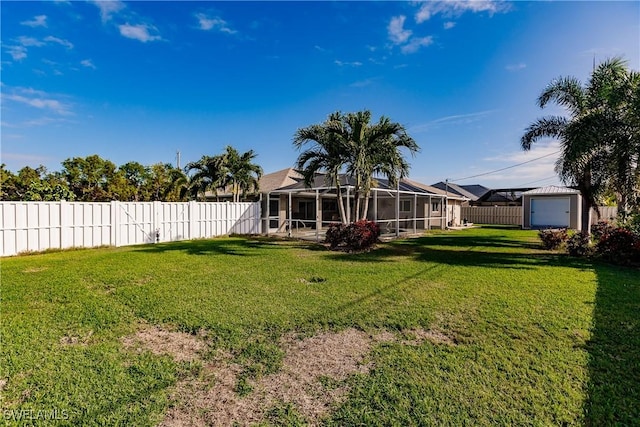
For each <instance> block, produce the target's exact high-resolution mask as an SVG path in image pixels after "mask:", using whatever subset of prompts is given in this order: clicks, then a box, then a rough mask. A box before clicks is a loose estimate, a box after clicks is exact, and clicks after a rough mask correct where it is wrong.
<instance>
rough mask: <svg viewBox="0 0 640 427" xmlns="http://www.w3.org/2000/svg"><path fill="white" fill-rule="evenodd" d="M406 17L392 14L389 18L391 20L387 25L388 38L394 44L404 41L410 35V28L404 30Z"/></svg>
mask: <svg viewBox="0 0 640 427" xmlns="http://www.w3.org/2000/svg"><path fill="white" fill-rule="evenodd" d="M406 19H407V17H406V16H404V15H400V16H394V17H393V18H391V22H389V25H388V26H387V32H388V34H389V40H391V41H392V42H393V43H395V44H402V43H405V42H406V41H407V40H408V39H409V37H411V34H412V32H411V30H405V29H404V28H403V27H404V21H405V20H406Z"/></svg>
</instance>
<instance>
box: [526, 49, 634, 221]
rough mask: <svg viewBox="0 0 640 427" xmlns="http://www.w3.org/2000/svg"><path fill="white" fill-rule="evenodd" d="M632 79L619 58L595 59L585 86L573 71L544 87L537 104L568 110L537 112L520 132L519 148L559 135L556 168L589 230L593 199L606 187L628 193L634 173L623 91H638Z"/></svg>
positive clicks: (630, 132) (594, 201)
mask: <svg viewBox="0 0 640 427" xmlns="http://www.w3.org/2000/svg"><path fill="white" fill-rule="evenodd" d="M637 80H638V78H637V75H634V73H629V72H628V71H627V70H626V68H625V63H624V61H622V60H621V59H619V58H615V59H613V60H608V61H605V62H603V63H602V64H600V65H599V66H598V67H597V68H596V69H595V70H594V71H593V73H592V76H591V79H590V81H589V82H588V83H587V85H585V86H583V85H582V84H581V83H580V81H578V80H577V79H576V78H575V77H562V78H559V79H556V80H554V81H552V82H551V83H550V84H549V85H548V86H547V87H546V88H545V89H544V90H543V92H542V94H541V95H540V96H539V98H538V105H539V106H540V108H544V107H545V106H546V105H547V104H548V103H549V102H555V103H556V104H557V105H559V106H561V107H564V108H565V109H566V110H567V113H568V117H564V116H547V117H543V118H540V119H538V120H536V121H535V122H534V123H532V124H531V125H530V126H529V127H528V128H527V129H526V131H525V134H524V135H523V136H522V138H521V141H520V142H521V146H522V149H523V150H530V149H531V145H532V144H533V143H534V142H536V141H538V140H539V139H541V138H545V137H555V138H558V140H559V141H560V145H561V151H562V154H561V155H560V157H559V158H558V161H557V162H556V172H557V173H558V174H559V176H560V179H561V180H562V181H563V182H564V183H565V184H567V185H573V186H576V187H577V188H578V189H579V190H580V192H581V193H582V196H583V197H582V200H583V209H582V230H583V231H586V232H589V229H590V213H591V208H594V209H595V210H596V213H598V214H599V212H598V203H597V201H598V199H599V198H600V197H601V196H602V195H603V193H604V192H605V190H606V189H607V188H613V189H614V190H615V192H616V194H618V195H620V194H621V193H620V192H622V193H623V194H628V193H629V192H630V188H631V187H633V179H632V177H633V176H634V173H633V172H635V173H636V174H637V173H638V144H637V138H638V136H637V132H638V127H635V131H633V130H629V129H630V128H629V123H630V121H631V118H630V117H629V113H628V112H629V111H630V108H629V100H628V98H627V96H626V95H625V93H626V94H628V93H629V92H633V91H634V90H636V93H637V87H638V85H637ZM634 82H636V83H634ZM634 84H635V86H634ZM633 141H636V142H635V148H634V143H633ZM635 176H637V175H635ZM635 187H636V188H637V179H636V184H635ZM621 201H622V203H621V204H623V205H624V204H625V202H624V201H623V200H622V199H619V203H620V202H621Z"/></svg>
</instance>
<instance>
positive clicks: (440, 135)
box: [0, 0, 640, 188]
mask: <svg viewBox="0 0 640 427" xmlns="http://www.w3.org/2000/svg"><path fill="white" fill-rule="evenodd" d="M0 7H1V19H2V22H1V23H2V28H1V32H2V46H1V52H2V54H1V55H2V86H1V89H2V129H1V132H2V150H1V154H2V162H3V163H6V165H7V167H8V168H9V169H10V170H13V171H16V170H18V169H19V168H21V167H22V166H25V165H29V166H32V167H35V166H38V165H39V164H43V165H45V166H46V167H47V168H48V169H49V170H60V169H61V165H60V162H61V161H63V160H64V159H66V158H69V157H76V156H87V155H91V154H99V155H100V156H102V157H104V158H107V159H109V160H111V161H113V162H114V163H115V164H116V165H121V164H124V163H126V162H128V161H138V162H140V163H142V164H145V165H150V164H153V163H157V162H169V163H173V164H175V162H176V151H177V150H179V151H180V152H181V157H182V165H184V164H186V162H188V161H192V160H197V159H198V158H200V157H201V156H202V155H203V154H209V155H213V154H218V153H220V152H221V151H222V150H223V148H224V147H225V146H226V145H229V144H230V145H233V146H234V147H236V148H238V149H239V150H242V151H246V150H249V149H253V150H255V151H256V152H257V153H258V157H257V159H256V161H257V162H258V163H259V164H260V165H261V166H262V167H263V168H264V170H265V172H267V173H268V172H273V171H276V170H279V169H283V168H286V167H289V166H292V165H293V164H294V162H295V160H296V157H297V155H298V152H297V151H296V150H295V149H294V148H293V146H292V143H291V139H292V136H293V134H294V132H295V131H296V129H297V128H299V127H304V126H307V125H310V124H313V123H319V122H322V121H323V120H324V119H325V118H326V116H327V115H328V114H329V113H331V112H333V111H336V110H341V111H343V112H349V111H357V110H361V109H369V110H371V111H372V113H373V115H374V118H375V119H376V120H377V118H378V117H379V116H381V115H386V116H388V117H390V118H391V119H392V120H394V121H397V122H399V123H402V124H403V125H405V127H406V128H407V129H408V131H409V134H410V135H411V136H412V137H413V138H414V139H415V140H416V142H417V143H418V144H419V145H420V147H421V152H420V154H419V155H417V156H416V157H415V158H413V159H411V160H410V162H411V165H412V169H411V178H413V179H416V180H419V181H422V182H425V183H429V184H431V183H434V182H437V181H441V180H445V179H446V178H449V179H451V180H454V181H456V182H459V183H461V184H473V183H480V184H484V185H486V186H488V187H493V188H498V187H507V186H521V185H526V186H536V185H547V184H555V183H557V182H558V181H557V178H555V174H554V172H553V163H554V161H555V159H556V157H557V155H556V154H553V153H554V152H556V151H557V150H558V147H557V143H556V142H555V141H544V142H541V143H539V144H538V145H537V146H536V147H535V148H534V150H532V151H531V152H528V153H524V152H522V151H521V150H520V148H519V139H520V136H521V135H522V133H523V131H524V129H525V128H526V127H527V126H528V125H529V124H530V123H531V122H532V121H534V120H535V119H536V118H537V117H540V116H542V115H545V114H556V113H561V112H562V111H561V110H559V109H557V108H547V109H545V110H540V109H539V108H538V107H536V103H535V101H536V98H537V96H538V95H539V93H540V92H541V91H542V89H543V88H544V86H545V85H546V84H547V83H549V82H550V81H551V80H552V79H553V78H555V77H558V76H564V75H573V76H576V77H578V78H579V79H581V80H582V81H586V79H587V78H588V76H589V73H590V71H591V69H592V64H593V61H594V57H595V59H596V61H602V60H604V59H606V58H608V57H612V56H623V57H624V58H626V59H627V60H628V62H629V66H630V68H633V69H636V70H638V69H640V65H639V64H640V2H636V1H628V2H577V1H575V2H555V1H549V2H524V1H523V2H520V1H517V2H489V1H481V0H478V1H471V2H463V1H446V2H434V1H431V2H364V1H362V2H340V1H336V2H231V1H227V2H204V1H196V2H172V1H161V2H149V1H137V2H120V1H108V2H107V1H104V2H80V1H74V2H68V1H48V2H34V1H26V2H22V1H16V2H12V1H2V3H1V6H0ZM541 156H546V157H544V158H542V159H540V160H535V161H532V162H530V163H527V164H524V165H522V166H518V167H514V168H510V169H507V170H504V171H502V172H498V173H494V174H490V175H486V176H481V177H477V178H472V179H466V180H460V178H465V177H468V176H472V175H476V174H481V173H483V172H488V171H493V170H496V169H501V168H505V167H508V166H511V165H514V164H518V163H522V162H526V161H528V160H532V159H535V158H539V157H541Z"/></svg>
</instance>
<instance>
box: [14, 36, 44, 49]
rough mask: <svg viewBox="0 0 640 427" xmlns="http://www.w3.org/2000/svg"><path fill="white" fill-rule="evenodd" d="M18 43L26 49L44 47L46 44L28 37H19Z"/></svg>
mask: <svg viewBox="0 0 640 427" xmlns="http://www.w3.org/2000/svg"><path fill="white" fill-rule="evenodd" d="M18 43H20V44H21V45H22V46H24V47H31V46H36V47H40V46H44V43H43V42H41V41H40V40H38V39H36V38H33V37H26V36H20V37H18Z"/></svg>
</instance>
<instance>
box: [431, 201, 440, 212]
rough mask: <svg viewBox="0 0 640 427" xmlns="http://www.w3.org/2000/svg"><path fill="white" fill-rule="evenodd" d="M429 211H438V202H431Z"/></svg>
mask: <svg viewBox="0 0 640 427" xmlns="http://www.w3.org/2000/svg"><path fill="white" fill-rule="evenodd" d="M431 212H440V202H431Z"/></svg>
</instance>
